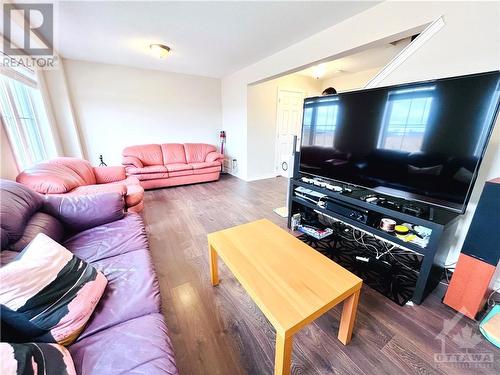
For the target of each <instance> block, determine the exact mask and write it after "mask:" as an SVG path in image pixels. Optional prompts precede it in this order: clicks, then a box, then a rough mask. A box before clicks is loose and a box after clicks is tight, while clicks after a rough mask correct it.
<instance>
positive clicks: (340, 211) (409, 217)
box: [288, 175, 459, 304]
mask: <svg viewBox="0 0 500 375" xmlns="http://www.w3.org/2000/svg"><path fill="white" fill-rule="evenodd" d="M303 177H306V178H312V177H309V176H300V175H298V176H295V177H294V178H292V179H290V184H289V195H288V199H289V201H288V208H289V212H288V227H289V228H290V227H291V218H292V216H293V215H294V214H296V213H300V212H303V211H304V209H308V210H310V211H311V212H313V211H314V212H316V213H320V214H323V215H326V216H327V217H329V218H333V219H335V220H338V221H341V222H343V223H345V224H347V225H350V226H352V227H354V228H356V229H358V230H361V231H363V232H366V233H368V234H370V235H373V236H375V237H377V238H378V239H381V240H383V241H388V242H390V243H391V244H393V245H395V246H397V247H400V248H404V249H408V250H410V251H413V252H415V253H417V254H420V255H422V256H423V260H422V264H421V268H420V270H419V273H418V278H417V282H416V285H415V289H414V293H413V297H412V298H411V300H412V301H413V302H414V303H416V304H420V303H422V301H423V300H424V299H425V298H426V297H427V295H428V294H429V293H430V292H431V291H432V290H434V288H435V287H436V286H437V285H438V283H439V281H440V280H441V277H442V273H443V270H444V264H445V261H446V257H447V255H448V252H449V249H448V248H446V246H443V243H442V242H443V241H442V239H443V235H444V233H445V232H447V231H448V230H452V228H453V226H454V224H455V223H456V222H457V218H458V217H459V214H457V213H453V212H450V211H447V210H444V209H440V208H436V207H432V206H425V205H423V204H420V203H416V202H412V201H405V200H404V199H399V198H394V197H391V196H384V195H382V194H379V193H375V192H373V191H370V190H368V189H363V188H359V187H355V186H350V185H343V184H340V183H339V184H337V183H332V182H328V181H324V182H321V183H318V184H314V183H311V182H304V181H303V180H302V178H303ZM325 184H328V185H332V184H335V186H339V187H341V188H342V189H341V190H339V189H337V188H336V189H335V190H332V188H331V186H325ZM299 187H302V188H303V189H308V190H310V191H313V192H315V193H317V194H321V195H323V196H324V197H323V198H322V199H321V202H315V201H314V198H313V199H311V198H309V197H304V196H301V195H300V194H297V193H296V189H297V188H299ZM303 189H302V190H303ZM368 195H375V196H377V197H380V198H381V199H385V200H386V202H392V203H393V204H394V205H393V206H391V204H385V203H384V204H380V205H379V204H375V203H374V201H373V199H368V201H367V199H366V196H368ZM325 201H329V202H330V203H331V205H328V204H325ZM370 201H371V202H370ZM405 206H406V207H411V209H404V207H405ZM329 207H330V208H329ZM352 212H354V213H353V214H350V213H352ZM365 216H366V217H365ZM381 218H391V219H393V220H395V221H396V222H397V223H398V224H401V223H410V224H413V225H414V226H418V227H417V228H422V227H424V228H427V229H429V230H430V235H428V236H426V240H427V242H426V243H422V242H419V243H414V242H405V241H404V240H402V239H401V238H400V237H397V236H396V234H394V233H390V232H386V231H384V230H382V229H380V227H379V223H380V219H381Z"/></svg>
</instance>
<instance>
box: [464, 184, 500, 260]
mask: <svg viewBox="0 0 500 375" xmlns="http://www.w3.org/2000/svg"><path fill="white" fill-rule="evenodd" d="M462 253H463V254H467V255H470V256H472V257H474V258H477V259H480V260H482V261H484V262H486V263H489V264H491V265H492V266H496V265H497V263H498V260H499V259H500V178H497V179H495V180H491V181H487V182H486V184H485V185H484V189H483V192H482V193H481V198H480V199H479V203H478V204H477V207H476V211H475V212H474V217H473V218H472V223H471V225H470V227H469V232H468V233H467V237H466V238H465V241H464V244H463V246H462Z"/></svg>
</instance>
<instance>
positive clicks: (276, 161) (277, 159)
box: [274, 86, 306, 176]
mask: <svg viewBox="0 0 500 375" xmlns="http://www.w3.org/2000/svg"><path fill="white" fill-rule="evenodd" d="M282 92H293V93H296V94H300V95H302V101H303V100H304V99H305V97H306V92H305V91H304V90H301V89H297V88H292V87H280V86H278V88H277V90H276V119H275V122H274V124H275V127H276V133H275V135H274V172H275V173H276V175H278V176H281V172H280V165H279V163H280V157H281V155H280V153H279V142H278V140H279V127H278V118H279V113H280V105H281V102H280V94H281V93H282ZM303 111H304V109H303V108H302V109H301V118H302V116H303V115H304V113H303ZM301 122H302V120H301ZM296 130H300V131H301V130H302V123H301V124H300V129H296ZM297 136H298V137H300V134H298V135H297ZM298 139H300V138H298ZM289 167H290V166H289Z"/></svg>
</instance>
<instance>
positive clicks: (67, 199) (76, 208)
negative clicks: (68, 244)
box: [43, 193, 125, 231]
mask: <svg viewBox="0 0 500 375" xmlns="http://www.w3.org/2000/svg"><path fill="white" fill-rule="evenodd" d="M124 206H125V204H124V201H123V195H122V194H119V193H105V194H95V195H83V196H82V195H78V196H71V195H69V194H64V195H47V196H45V202H44V206H43V210H44V211H45V212H46V213H48V214H50V215H52V216H54V217H57V218H58V219H60V220H61V221H62V222H63V223H64V225H65V226H66V227H67V228H68V229H70V230H72V231H82V230H85V229H88V228H92V227H96V226H98V225H102V224H106V223H110V222H113V221H115V220H119V219H121V218H122V217H123V215H124V212H123V208H124Z"/></svg>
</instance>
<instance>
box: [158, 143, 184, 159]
mask: <svg viewBox="0 0 500 375" xmlns="http://www.w3.org/2000/svg"><path fill="white" fill-rule="evenodd" d="M161 150H162V152H163V164H177V163H182V164H185V163H186V152H185V151H184V145H182V144H180V143H164V144H162V145H161Z"/></svg>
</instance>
